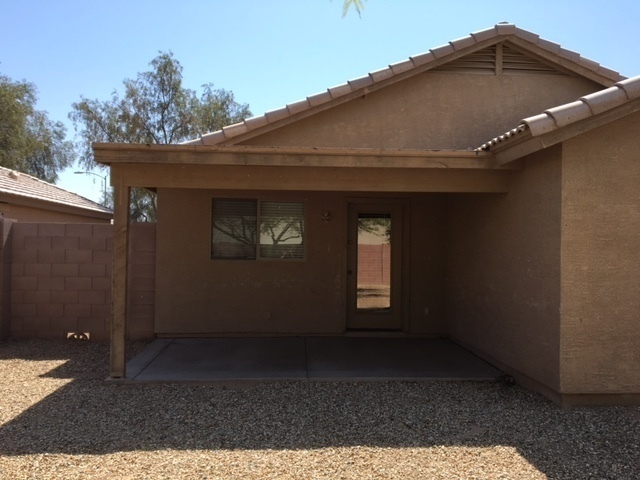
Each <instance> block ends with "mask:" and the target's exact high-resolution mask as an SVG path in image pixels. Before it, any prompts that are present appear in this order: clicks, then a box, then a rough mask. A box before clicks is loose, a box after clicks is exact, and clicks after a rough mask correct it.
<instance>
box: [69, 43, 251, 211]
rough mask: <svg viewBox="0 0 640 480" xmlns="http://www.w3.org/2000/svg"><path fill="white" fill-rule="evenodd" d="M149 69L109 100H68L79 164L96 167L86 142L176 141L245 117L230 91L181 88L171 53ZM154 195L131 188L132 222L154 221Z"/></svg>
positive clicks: (177, 65)
mask: <svg viewBox="0 0 640 480" xmlns="http://www.w3.org/2000/svg"><path fill="white" fill-rule="evenodd" d="M149 65H150V66H151V70H149V71H146V72H142V73H138V75H137V77H136V78H135V79H126V80H124V81H123V84H124V95H123V96H122V97H120V95H119V94H118V93H117V92H116V91H114V92H113V93H112V94H111V98H110V99H109V100H105V101H100V100H89V99H86V98H84V97H81V99H80V101H79V102H77V103H74V104H73V105H72V107H73V111H72V112H71V113H70V114H69V118H70V119H71V120H72V121H73V124H74V127H75V129H76V132H77V133H78V136H79V137H80V139H81V140H80V142H79V149H80V163H81V165H83V166H84V167H85V168H88V169H91V168H95V167H96V163H95V161H94V159H93V151H92V150H91V143H92V142H119V143H159V144H168V143H180V142H183V141H185V140H191V139H194V138H197V137H198V135H200V134H203V133H207V132H212V131H216V130H220V129H221V128H222V127H224V126H226V125H230V124H233V123H237V122H240V121H242V120H243V119H245V118H247V117H249V116H250V115H251V112H250V111H249V106H248V105H247V104H240V103H238V102H236V100H235V98H234V95H233V92H231V91H228V90H224V89H215V88H214V86H213V84H211V83H209V84H207V85H203V87H202V93H201V94H200V95H198V93H197V92H196V91H194V90H190V89H188V88H185V87H183V85H182V65H180V62H178V60H176V59H175V58H174V56H173V53H171V52H168V53H166V52H159V55H158V56H157V57H156V58H154V59H153V60H152V61H151V62H150V63H149ZM155 210H156V202H155V195H154V194H153V193H152V192H149V191H146V190H145V191H142V192H140V191H134V193H133V194H132V203H131V214H132V220H134V221H154V220H155V217H156V212H155Z"/></svg>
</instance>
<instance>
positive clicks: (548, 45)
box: [538, 38, 562, 53]
mask: <svg viewBox="0 0 640 480" xmlns="http://www.w3.org/2000/svg"><path fill="white" fill-rule="evenodd" d="M538 46H539V47H540V48H544V49H545V50H548V51H550V52H552V53H559V52H560V50H562V47H561V46H560V45H559V44H557V43H554V42H550V41H549V40H545V39H544V38H541V39H539V40H538Z"/></svg>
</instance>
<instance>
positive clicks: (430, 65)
mask: <svg viewBox="0 0 640 480" xmlns="http://www.w3.org/2000/svg"><path fill="white" fill-rule="evenodd" d="M508 38H511V36H509V37H508ZM504 39H505V36H504V35H495V36H494V37H492V38H489V39H486V40H481V41H479V42H477V43H474V44H473V45H470V46H466V47H463V48H460V49H459V50H455V51H453V52H451V53H449V54H446V55H444V56H442V57H439V58H438V57H435V58H434V59H433V60H431V61H429V62H427V63H425V64H422V65H418V66H415V67H413V68H411V69H410V70H407V71H405V72H401V73H394V74H392V75H391V76H390V77H388V78H386V79H384V80H380V81H378V82H374V83H371V84H369V85H367V86H365V87H362V88H359V89H357V90H354V91H353V92H351V93H348V94H346V95H341V96H339V97H337V98H334V99H332V100H330V101H328V102H325V103H321V104H320V105H316V106H314V107H311V108H308V109H306V110H303V111H301V112H299V113H295V114H293V115H289V116H286V117H285V118H283V119H282V120H279V121H275V122H271V123H267V124H265V125H263V126H261V127H259V128H256V129H254V130H250V131H248V132H246V133H243V134H240V135H237V136H234V137H231V138H229V139H226V140H223V141H221V142H220V143H218V145H236V144H238V143H242V142H244V141H247V140H250V139H252V138H255V137H259V136H261V135H264V134H266V133H269V132H271V131H273V130H276V129H279V128H282V127H284V126H286V125H289V124H291V123H294V122H297V121H299V120H302V119H304V118H307V117H310V116H312V115H316V114H318V113H320V112H323V111H325V110H329V109H331V108H333V107H336V106H338V105H342V104H344V103H347V102H350V101H351V100H355V99H357V98H361V97H363V96H366V95H368V94H370V93H373V92H376V91H378V90H381V89H383V88H386V87H388V86H390V85H393V84H395V83H398V82H402V81H404V80H407V79H409V78H411V77H413V76H415V75H419V74H421V73H424V72H427V71H429V70H433V69H435V68H437V67H439V66H441V65H444V64H446V63H449V62H451V61H453V60H456V59H458V58H461V57H464V56H465V55H468V54H470V53H473V52H475V51H477V50H482V49H484V48H487V47H490V46H492V45H495V44H497V43H501V42H503V41H504ZM453 43H454V42H452V43H450V44H448V45H447V46H451V45H452V44H453ZM452 48H455V47H452ZM434 50H437V48H433V49H431V50H430V51H434ZM416 57H420V55H414V56H413V57H411V58H416ZM411 58H410V59H409V60H408V61H413V60H411ZM388 68H389V69H390V70H391V69H392V67H391V66H389V67H388ZM369 75H371V73H369ZM324 93H325V92H321V94H324Z"/></svg>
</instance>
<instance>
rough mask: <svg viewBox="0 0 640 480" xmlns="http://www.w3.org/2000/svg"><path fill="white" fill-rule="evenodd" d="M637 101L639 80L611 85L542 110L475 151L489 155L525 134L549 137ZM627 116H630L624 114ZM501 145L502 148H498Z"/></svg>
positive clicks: (639, 87)
mask: <svg viewBox="0 0 640 480" xmlns="http://www.w3.org/2000/svg"><path fill="white" fill-rule="evenodd" d="M639 98H640V76H637V77H632V78H629V79H626V80H623V81H621V82H617V83H615V84H614V85H613V86H612V87H610V88H607V89H604V90H600V91H598V92H595V93H591V94H589V95H585V96H583V97H580V98H579V99H578V100H576V101H574V102H570V103H566V104H564V105H560V106H557V107H553V108H550V109H548V110H545V111H544V112H542V113H541V114H539V115H534V116H532V117H528V118H525V119H523V120H521V121H520V123H519V125H518V126H517V127H515V128H513V129H511V130H509V131H508V132H506V133H504V134H502V135H500V136H498V137H495V138H493V139H491V140H489V141H488V142H486V143H484V144H482V145H480V146H479V147H478V148H476V149H475V150H476V151H491V150H492V149H493V148H494V147H497V146H505V145H506V143H510V141H512V140H514V139H517V138H518V137H520V136H522V133H524V132H528V133H529V134H530V136H531V137H536V136H539V135H543V134H545V133H550V132H552V131H554V130H557V129H559V128H562V127H567V126H569V125H572V124H574V123H576V122H579V121H581V120H588V119H589V118H591V117H595V116H596V115H599V114H602V113H605V112H609V111H611V110H613V109H615V108H618V107H621V106H623V105H625V104H627V103H629V102H632V101H633V100H636V99H639ZM625 113H631V112H625ZM501 144H503V145H501Z"/></svg>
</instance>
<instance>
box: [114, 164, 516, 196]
mask: <svg viewBox="0 0 640 480" xmlns="http://www.w3.org/2000/svg"><path fill="white" fill-rule="evenodd" d="M510 175H511V172H510V171H509V170H500V169H493V170H460V169H406V168H405V169H402V168H398V169H382V168H319V167H310V168H309V169H303V168H298V167H269V166H255V167H254V166H251V167H249V168H248V169H247V168H246V167H245V166H240V165H220V166H216V167H214V168H212V167H211V166H209V165H196V164H188V165H175V164H173V165H172V164H158V165H155V166H154V168H149V166H148V165H146V164H141V163H128V164H115V165H113V166H112V177H113V178H114V181H115V182H117V183H118V185H119V186H120V187H123V186H124V187H140V186H143V185H149V184H153V185H155V186H156V187H157V188H181V189H192V188H195V189H208V190H218V189H219V190H270V191H339V192H345V191H351V192H396V193H397V192H425V193H426V192H431V193H433V192H441V193H442V192H464V193H490V192H492V193H504V192H508V191H509V178H510Z"/></svg>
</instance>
